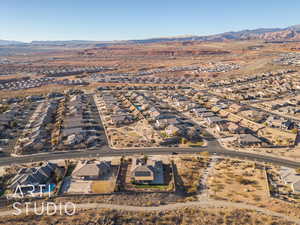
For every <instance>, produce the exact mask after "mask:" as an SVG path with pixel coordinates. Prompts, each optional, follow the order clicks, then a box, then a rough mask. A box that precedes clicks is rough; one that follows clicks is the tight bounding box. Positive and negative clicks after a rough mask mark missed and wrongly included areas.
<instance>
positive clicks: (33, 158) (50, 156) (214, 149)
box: [0, 139, 300, 168]
mask: <svg viewBox="0 0 300 225" xmlns="http://www.w3.org/2000/svg"><path fill="white" fill-rule="evenodd" d="M204 151H207V152H209V153H211V154H215V155H220V156H228V157H237V158H242V159H249V160H254V161H259V162H266V163H275V164H279V165H284V166H288V167H293V168H300V162H295V161H292V160H287V159H282V158H277V157H273V156H266V155H260V154H256V153H250V152H238V151H231V150H227V149H225V148H223V147H222V146H220V144H219V142H218V141H216V140H213V139H212V140H208V145H207V146H205V147H196V148H175V147H174V148H172V147H170V148H143V149H120V150H115V149H111V148H109V147H108V146H107V145H104V146H102V147H101V148H100V149H98V150H86V151H72V152H71V151H70V152H61V153H60V152H51V153H42V154H36V155H28V156H21V157H2V158H0V166H5V165H11V164H20V163H28V162H38V161H43V160H54V159H72V158H84V157H100V156H123V155H124V156H128V155H134V154H147V155H167V154H173V153H174V152H176V153H179V154H192V153H199V152H204Z"/></svg>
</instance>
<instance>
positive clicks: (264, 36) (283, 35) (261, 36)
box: [0, 25, 300, 47]
mask: <svg viewBox="0 0 300 225" xmlns="http://www.w3.org/2000/svg"><path fill="white" fill-rule="evenodd" d="M229 40H263V41H270V42H278V41H279V42H280V41H300V25H295V26H290V27H286V28H260V29H254V30H242V31H235V32H225V33H221V34H215V35H208V36H178V37H163V38H162V37H158V38H151V39H142V40H124V41H86V40H70V41H32V42H31V43H24V42H19V41H9V40H0V45H2V46H3V45H5V46H7V45H23V46H32V45H34V46H86V45H93V46H98V47H100V46H107V45H113V44H136V43H140V44H143V43H155V42H166V41H229Z"/></svg>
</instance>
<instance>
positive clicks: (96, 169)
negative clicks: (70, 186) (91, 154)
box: [72, 161, 112, 180]
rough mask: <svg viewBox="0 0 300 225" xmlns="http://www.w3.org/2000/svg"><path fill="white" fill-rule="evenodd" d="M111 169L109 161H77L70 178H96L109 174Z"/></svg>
mask: <svg viewBox="0 0 300 225" xmlns="http://www.w3.org/2000/svg"><path fill="white" fill-rule="evenodd" d="M111 171H112V168H111V162H108V161H101V162H89V161H84V162H83V163H79V164H78V165H77V166H76V168H75V169H74V171H73V173H72V178H75V179H80V180H98V179H101V178H104V177H105V176H107V175H109V174H110V173H111Z"/></svg>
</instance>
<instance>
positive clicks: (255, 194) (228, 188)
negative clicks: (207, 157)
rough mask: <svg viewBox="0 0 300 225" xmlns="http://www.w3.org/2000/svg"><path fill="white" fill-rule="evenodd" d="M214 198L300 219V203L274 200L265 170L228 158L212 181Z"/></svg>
mask: <svg viewBox="0 0 300 225" xmlns="http://www.w3.org/2000/svg"><path fill="white" fill-rule="evenodd" d="M208 185H209V187H210V197H211V198H215V199H224V200H229V201H234V202H246V203H249V204H253V205H257V206H260V207H265V208H268V209H269V210H273V211H275V212H281V213H285V214H287V215H292V216H295V217H298V218H300V214H299V210H300V204H291V203H288V202H284V201H282V200H278V199H274V198H270V197H269V194H268V187H267V179H266V177H265V175H264V170H263V169H261V167H260V166H259V167H257V166H255V164H254V163H253V162H248V161H240V160H231V159H225V160H223V161H220V162H219V163H217V164H216V166H215V170H214V173H213V174H212V176H211V177H210V178H209V180H208Z"/></svg>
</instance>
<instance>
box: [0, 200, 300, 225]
mask: <svg viewBox="0 0 300 225" xmlns="http://www.w3.org/2000/svg"><path fill="white" fill-rule="evenodd" d="M17 207H18V208H19V209H21V207H20V206H19V205H17ZM186 207H194V208H199V207H200V208H223V207H229V208H239V209H247V210H253V211H257V212H261V213H263V214H265V215H269V216H275V217H279V218H282V219H285V220H288V221H291V222H294V223H296V224H300V219H298V218H294V217H290V216H288V215H285V214H283V213H278V212H274V211H271V210H268V209H266V208H260V207H257V206H254V205H248V204H245V203H234V202H227V201H217V200H202V201H192V202H184V203H175V204H168V205H159V206H153V207H147V206H130V205H114V204H106V203H82V204H76V206H75V208H76V210H80V209H81V210H82V209H84V210H86V209H103V208H104V209H111V210H121V211H130V212H152V211H172V210H177V209H181V208H186ZM66 208H67V211H68V212H72V210H73V209H74V206H73V205H71V204H66ZM41 210H42V208H41V207H40V208H38V209H35V211H36V212H41ZM45 210H46V209H45ZM17 212H18V211H17V210H15V209H14V210H8V211H1V212H0V216H12V215H14V214H13V213H17ZM22 212H23V213H25V209H23V211H22ZM27 212H28V213H32V212H34V209H33V208H29V209H28V211H27ZM49 212H51V208H49ZM75 213H76V212H75Z"/></svg>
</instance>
